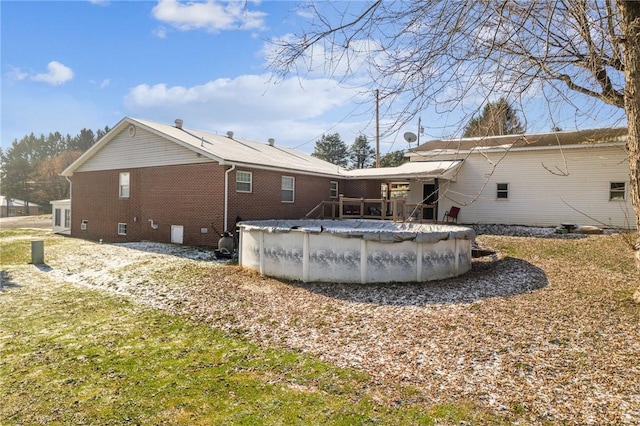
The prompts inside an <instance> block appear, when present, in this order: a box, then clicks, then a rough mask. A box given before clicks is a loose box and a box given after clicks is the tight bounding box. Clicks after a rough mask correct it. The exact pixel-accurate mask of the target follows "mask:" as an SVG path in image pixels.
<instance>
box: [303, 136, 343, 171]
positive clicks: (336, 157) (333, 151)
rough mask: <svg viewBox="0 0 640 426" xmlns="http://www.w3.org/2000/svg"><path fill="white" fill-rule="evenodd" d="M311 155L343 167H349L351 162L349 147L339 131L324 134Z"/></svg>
mask: <svg viewBox="0 0 640 426" xmlns="http://www.w3.org/2000/svg"><path fill="white" fill-rule="evenodd" d="M311 155H313V156H314V157H317V158H319V159H321V160H324V161H328V162H330V163H333V164H336V165H338V166H341V167H347V164H348V162H349V148H348V147H347V144H346V143H344V141H343V140H342V139H340V135H339V134H338V133H334V134H332V135H322V137H321V138H320V139H319V140H317V141H316V146H315V148H314V150H313V153H312V154H311Z"/></svg>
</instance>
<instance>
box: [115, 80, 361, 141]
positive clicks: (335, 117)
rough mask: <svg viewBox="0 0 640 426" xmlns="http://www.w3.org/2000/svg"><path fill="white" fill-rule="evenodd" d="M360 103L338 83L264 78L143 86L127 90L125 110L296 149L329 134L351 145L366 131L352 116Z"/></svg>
mask: <svg viewBox="0 0 640 426" xmlns="http://www.w3.org/2000/svg"><path fill="white" fill-rule="evenodd" d="M365 96H367V95H365ZM362 100H363V98H362V94H361V93H360V91H359V89H356V88H349V87H343V86H340V85H339V84H338V83H337V82H336V81H334V80H329V79H307V80H302V79H297V78H292V79H288V80H284V81H282V82H280V83H278V84H273V82H272V81H271V80H270V75H267V74H265V75H243V76H239V77H236V78H233V79H230V78H220V79H216V80H212V81H209V82H207V83H205V84H202V85H197V86H192V87H184V86H168V85H166V84H154V85H148V84H141V85H138V86H136V87H134V88H132V89H131V90H130V91H129V93H128V94H127V96H126V98H125V106H126V108H127V110H128V111H129V112H128V114H130V115H133V116H136V117H141V118H149V119H152V120H157V121H162V122H167V123H172V122H173V120H174V119H176V118H182V119H184V120H185V127H188V128H189V127H190V128H195V129H202V130H208V131H214V132H220V133H224V132H226V131H227V130H233V131H234V132H236V134H237V135H238V136H239V137H242V138H247V139H253V140H266V139H267V138H269V137H274V138H276V140H277V141H279V143H280V144H282V145H286V146H297V145H299V144H301V143H304V142H306V141H307V140H309V139H313V138H315V139H317V138H318V137H319V136H320V135H322V133H329V132H331V133H334V132H338V133H340V135H341V136H343V135H344V136H343V137H344V140H345V141H347V142H348V143H351V142H353V139H354V138H355V136H357V133H358V132H359V131H360V130H362V129H363V128H364V127H366V126H367V123H365V124H362V123H357V121H358V120H360V121H361V120H365V121H367V120H369V116H366V117H362V116H360V117H356V116H354V115H353V109H354V102H355V103H358V102H362ZM354 121H356V123H355V124H354ZM354 129H355V130H354ZM315 139H314V140H315ZM310 148H311V149H313V144H311V146H310Z"/></svg>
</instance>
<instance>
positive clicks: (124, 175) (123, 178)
mask: <svg viewBox="0 0 640 426" xmlns="http://www.w3.org/2000/svg"><path fill="white" fill-rule="evenodd" d="M119 183H120V192H119V194H120V198H129V172H120V181H119Z"/></svg>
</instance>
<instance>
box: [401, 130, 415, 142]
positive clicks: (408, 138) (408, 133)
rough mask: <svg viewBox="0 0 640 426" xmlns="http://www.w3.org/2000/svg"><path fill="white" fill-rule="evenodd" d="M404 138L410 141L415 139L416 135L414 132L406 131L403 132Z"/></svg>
mask: <svg viewBox="0 0 640 426" xmlns="http://www.w3.org/2000/svg"><path fill="white" fill-rule="evenodd" d="M404 140H405V141H407V142H409V143H411V142H415V141H417V140H418V137H417V136H416V134H415V133H411V132H407V133H405V134H404Z"/></svg>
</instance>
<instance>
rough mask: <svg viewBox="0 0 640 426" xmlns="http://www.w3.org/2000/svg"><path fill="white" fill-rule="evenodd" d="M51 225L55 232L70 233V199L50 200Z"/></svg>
mask: <svg viewBox="0 0 640 426" xmlns="http://www.w3.org/2000/svg"><path fill="white" fill-rule="evenodd" d="M51 212H52V215H51V227H52V229H53V232H55V233H56V234H65V235H70V234H71V199H66V200H54V201H51Z"/></svg>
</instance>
